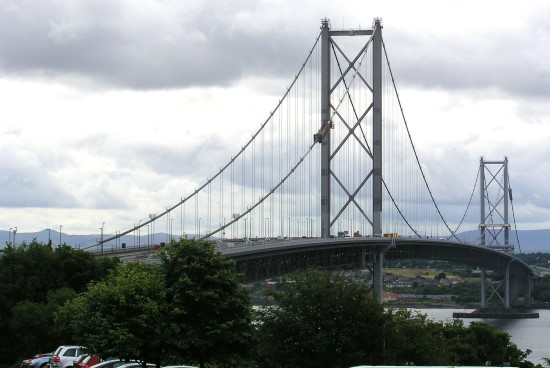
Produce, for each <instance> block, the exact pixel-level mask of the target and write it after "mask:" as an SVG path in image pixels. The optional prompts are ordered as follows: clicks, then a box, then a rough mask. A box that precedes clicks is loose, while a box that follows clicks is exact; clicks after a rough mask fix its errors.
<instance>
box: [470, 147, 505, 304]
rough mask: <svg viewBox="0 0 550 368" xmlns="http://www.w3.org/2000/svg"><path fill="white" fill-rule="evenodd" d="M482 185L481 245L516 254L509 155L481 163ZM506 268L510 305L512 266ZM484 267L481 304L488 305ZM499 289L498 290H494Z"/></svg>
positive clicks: (480, 180)
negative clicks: (510, 213) (512, 236)
mask: <svg viewBox="0 0 550 368" xmlns="http://www.w3.org/2000/svg"><path fill="white" fill-rule="evenodd" d="M479 182H480V185H479V188H480V221H479V232H480V234H479V239H480V245H481V246H485V247H488V248H492V249H496V250H499V251H502V252H505V253H513V252H514V246H513V245H511V244H510V242H509V238H510V234H509V233H510V223H509V222H508V200H509V199H510V200H511V198H512V190H511V189H510V186H509V178H508V158H507V157H505V158H504V161H485V160H484V158H483V157H481V159H480V162H479ZM503 271H504V294H505V295H504V298H503V301H504V305H505V307H506V308H509V307H510V267H509V265H508V266H507V267H506V269H505V270H503ZM485 290H486V282H485V269H483V270H482V272H481V307H482V308H485V307H486V306H487V300H486V291H485ZM495 292H496V291H495Z"/></svg>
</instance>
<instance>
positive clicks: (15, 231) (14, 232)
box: [13, 226, 17, 246]
mask: <svg viewBox="0 0 550 368" xmlns="http://www.w3.org/2000/svg"><path fill="white" fill-rule="evenodd" d="M15 234H17V226H16V227H15V229H13V245H14V246H15V245H16V244H15Z"/></svg>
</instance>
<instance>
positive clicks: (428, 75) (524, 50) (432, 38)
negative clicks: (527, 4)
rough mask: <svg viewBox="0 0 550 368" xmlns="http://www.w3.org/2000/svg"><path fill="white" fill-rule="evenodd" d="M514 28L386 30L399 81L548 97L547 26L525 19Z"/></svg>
mask: <svg viewBox="0 0 550 368" xmlns="http://www.w3.org/2000/svg"><path fill="white" fill-rule="evenodd" d="M526 23H527V27H526V29H525V31H524V32H522V33H517V32H515V31H513V30H506V31H498V32H497V31H494V32H486V33H481V34H478V33H473V32H469V31H468V30H464V32H462V33H460V34H457V33H454V34H446V33H445V34H438V33H437V31H436V30H434V32H433V33H420V34H415V33H414V32H411V31H410V30H406V31H399V30H393V31H391V32H390V31H389V30H388V32H386V38H387V40H386V43H387V44H388V49H389V50H388V53H389V57H390V61H391V63H392V66H393V68H394V73H396V74H397V76H398V82H402V83H405V84H407V85H415V86H420V87H424V88H426V87H427V88H445V89H465V90H468V89H493V90H497V91H501V92H504V93H506V94H509V95H512V96H526V98H533V97H535V98H545V97H547V96H549V95H550V69H549V68H548V66H547V63H546V60H548V58H550V51H549V50H548V47H547V45H548V42H549V39H550V22H549V21H548V20H547V19H546V20H545V19H541V18H536V17H535V18H533V19H531V20H527V21H526Z"/></svg>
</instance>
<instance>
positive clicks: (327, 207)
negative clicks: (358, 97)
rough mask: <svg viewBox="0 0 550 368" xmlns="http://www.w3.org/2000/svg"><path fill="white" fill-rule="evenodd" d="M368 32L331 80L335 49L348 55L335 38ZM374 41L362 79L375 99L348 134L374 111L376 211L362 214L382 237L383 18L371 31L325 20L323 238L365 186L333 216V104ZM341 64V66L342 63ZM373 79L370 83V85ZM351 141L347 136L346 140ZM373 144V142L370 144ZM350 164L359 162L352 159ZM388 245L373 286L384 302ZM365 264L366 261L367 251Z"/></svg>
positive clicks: (376, 263) (319, 137) (380, 253)
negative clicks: (334, 25) (336, 92)
mask: <svg viewBox="0 0 550 368" xmlns="http://www.w3.org/2000/svg"><path fill="white" fill-rule="evenodd" d="M364 35H368V36H371V38H370V39H369V40H368V41H367V42H366V43H365V44H364V45H363V47H362V48H361V50H360V51H359V54H358V55H357V56H355V57H348V56H345V55H344V57H345V58H346V60H347V61H348V62H349V66H348V68H347V69H346V70H345V71H344V72H342V76H341V77H340V78H338V80H337V81H336V82H335V84H334V85H332V82H331V48H335V49H338V51H339V52H341V53H342V54H344V52H343V51H342V49H341V48H340V47H339V46H338V45H336V43H335V42H334V37H345V36H352V37H354V36H364ZM369 44H371V47H372V60H371V69H370V71H371V72H372V79H371V80H370V81H367V79H368V78H364V77H363V76H361V78H360V79H361V80H362V81H363V82H364V83H365V84H366V85H367V87H368V88H369V89H370V90H371V91H372V96H371V98H372V100H371V103H370V105H369V107H368V108H366V110H365V111H364V112H363V114H361V113H360V114H356V121H354V122H353V123H352V124H349V125H348V124H346V125H348V129H349V131H350V133H349V135H348V137H351V136H353V135H354V134H355V133H354V131H355V129H356V127H357V126H359V124H360V123H361V121H362V119H363V118H362V117H361V118H360V117H359V115H362V116H363V117H364V116H365V115H367V113H371V114H372V141H371V146H372V151H371V150H370V149H369V148H367V149H365V148H363V149H365V151H366V153H367V154H368V155H369V156H370V157H371V159H372V169H371V170H370V173H369V174H368V175H367V177H366V178H365V180H364V182H363V183H365V182H366V181H367V179H368V178H369V177H370V179H371V180H372V214H366V213H365V212H364V211H363V210H362V209H361V208H358V210H359V211H360V213H361V214H362V216H364V218H365V219H366V220H367V221H368V222H369V223H370V224H371V225H372V235H373V236H382V233H383V231H382V195H383V193H382V188H383V187H382V186H383V183H382V143H383V140H382V138H383V137H382V61H383V60H382V23H381V20H380V19H375V20H374V22H373V27H372V29H370V30H361V29H359V30H346V31H332V30H331V29H330V23H329V21H328V20H327V19H324V20H322V22H321V126H320V129H319V132H318V133H317V134H315V137H314V139H315V141H316V142H319V143H320V144H321V198H320V199H321V201H320V203H321V237H322V238H328V237H330V236H331V227H332V225H334V224H335V222H336V221H337V220H338V217H339V216H340V215H341V214H342V212H343V211H344V210H345V208H346V207H347V206H351V205H353V204H355V205H357V201H356V199H355V196H356V195H357V194H358V192H359V190H360V189H361V186H362V185H363V184H361V185H359V187H358V188H356V189H353V190H348V189H344V190H345V192H346V193H347V196H348V197H349V199H348V201H347V202H346V203H345V204H344V205H343V206H342V207H341V208H337V209H335V210H336V211H335V212H334V213H337V214H336V216H335V217H334V218H331V213H332V212H331V211H332V208H331V180H335V182H336V183H338V184H339V185H340V186H342V184H341V180H340V179H339V178H338V175H337V173H336V171H335V170H333V169H332V168H331V161H332V159H333V158H334V153H333V152H332V150H331V129H332V128H333V127H334V126H333V124H334V123H333V121H332V119H331V117H332V116H333V114H337V113H338V111H337V107H336V106H335V105H336V104H331V94H332V91H334V90H335V89H336V87H337V86H338V85H339V84H341V83H342V84H344V86H345V89H346V91H347V93H348V97H350V99H351V96H349V89H348V88H349V86H348V85H347V84H346V79H345V77H346V74H347V73H348V72H350V71H351V70H354V71H356V72H357V70H358V67H357V64H360V62H359V60H360V59H362V58H360V55H362V54H363V53H366V52H367V49H368V47H369ZM339 67H340V65H339ZM369 82H370V84H371V85H370V86H369ZM345 140H347V138H346V139H345ZM366 147H369V144H368V143H367V144H366ZM348 164H349V165H353V164H355V163H353V162H349V163H348ZM357 207H359V206H357ZM386 251H387V248H380V249H378V250H377V251H376V252H375V256H374V259H373V286H374V291H375V294H376V296H377V298H378V300H379V301H380V302H381V301H382V294H383V262H384V253H385V252H386ZM362 263H365V260H364V254H363V260H362Z"/></svg>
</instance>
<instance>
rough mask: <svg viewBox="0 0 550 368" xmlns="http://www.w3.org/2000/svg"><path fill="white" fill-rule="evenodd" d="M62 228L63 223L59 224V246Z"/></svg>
mask: <svg viewBox="0 0 550 368" xmlns="http://www.w3.org/2000/svg"><path fill="white" fill-rule="evenodd" d="M62 228H63V225H59V246H61V229H62Z"/></svg>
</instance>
